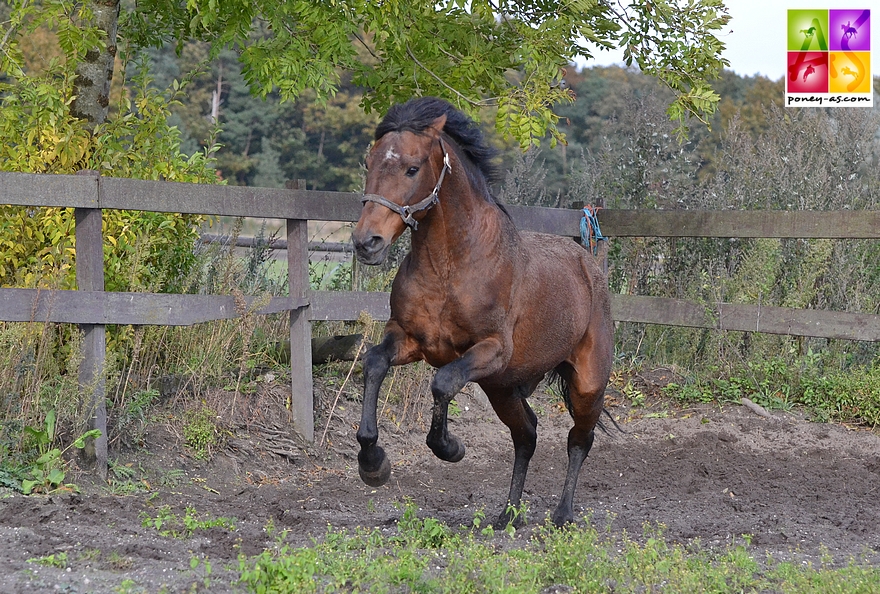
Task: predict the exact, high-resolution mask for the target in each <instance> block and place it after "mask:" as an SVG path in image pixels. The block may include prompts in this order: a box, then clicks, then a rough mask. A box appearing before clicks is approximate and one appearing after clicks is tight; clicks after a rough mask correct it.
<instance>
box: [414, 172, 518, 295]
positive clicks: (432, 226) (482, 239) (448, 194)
mask: <svg viewBox="0 0 880 594" xmlns="http://www.w3.org/2000/svg"><path fill="white" fill-rule="evenodd" d="M447 180H448V181H450V182H452V183H449V184H448V185H447V184H444V186H443V189H442V190H441V193H440V198H439V201H438V204H437V206H435V207H434V208H433V209H432V210H431V212H430V213H429V214H428V216H427V217H425V219H424V220H423V222H422V223H420V225H419V230H418V231H417V232H415V233H414V234H413V236H412V257H413V260H414V263H415V264H416V265H417V266H418V267H419V268H420V269H421V270H422V271H431V273H433V274H435V275H437V276H439V277H441V278H448V277H449V276H450V275H451V274H453V273H454V272H455V271H462V270H467V269H469V268H471V263H473V262H474V261H479V262H481V263H483V264H487V263H488V262H491V261H494V260H499V264H500V261H503V260H506V259H508V258H509V257H510V255H511V250H512V246H514V245H515V244H516V239H517V236H516V230H515V228H514V227H513V225H512V224H511V223H510V220H509V219H508V218H507V215H506V214H505V213H504V212H503V211H502V210H501V209H500V208H498V206H497V205H495V204H492V203H490V202H488V201H486V200H485V199H484V198H483V197H482V196H479V195H478V194H476V193H474V192H473V190H472V189H471V188H470V186H469V185H468V183H467V182H466V181H464V180H463V179H461V178H454V181H453V180H451V179H449V178H447ZM423 227H424V229H423ZM481 269H485V267H484V266H481Z"/></svg>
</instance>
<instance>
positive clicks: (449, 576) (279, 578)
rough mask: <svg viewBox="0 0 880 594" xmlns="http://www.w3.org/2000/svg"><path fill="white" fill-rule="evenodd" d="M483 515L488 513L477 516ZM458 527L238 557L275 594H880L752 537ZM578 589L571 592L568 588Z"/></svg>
mask: <svg viewBox="0 0 880 594" xmlns="http://www.w3.org/2000/svg"><path fill="white" fill-rule="evenodd" d="M478 517H479V515H478ZM510 534H511V533H505V532H497V533H494V534H491V533H489V534H487V531H486V530H485V529H483V530H480V529H479V521H475V522H474V525H473V526H470V527H459V528H451V527H449V526H447V525H445V524H443V523H442V522H439V521H438V520H436V519H433V518H424V519H421V518H418V517H417V515H416V513H415V508H414V506H412V505H411V504H410V505H407V506H406V508H405V509H404V513H403V517H402V518H401V519H400V521H399V522H398V524H397V527H396V530H390V531H389V530H387V529H386V530H383V531H380V530H379V529H375V528H374V529H357V530H355V531H353V532H348V531H344V530H342V531H340V530H334V529H332V528H329V529H328V532H327V534H326V535H325V537H324V538H323V540H321V541H320V542H319V541H317V540H316V541H315V543H314V544H313V546H309V547H292V546H289V545H287V544H284V543H283V541H284V534H282V535H281V537H279V539H278V544H277V546H276V547H275V548H274V549H273V550H267V551H264V552H263V553H262V554H260V555H257V556H253V557H245V556H241V557H240V558H239V569H240V571H241V585H243V586H245V587H246V588H247V589H248V591H251V592H258V593H272V592H424V593H433V592H437V593H443V592H448V593H478V592H492V593H496V592H498V593H504V592H510V593H518V594H519V593H529V592H535V593H537V592H541V591H543V590H544V589H546V588H549V587H550V586H567V587H569V588H572V590H570V591H572V592H609V591H614V592H719V593H720V592H725V593H726V592H763V591H772V592H792V593H794V592H798V593H801V592H876V591H880V569H878V568H874V567H869V566H863V565H860V564H858V563H856V562H855V561H852V562H851V563H850V564H849V565H848V566H846V567H838V568H835V567H831V566H830V564H827V563H823V564H822V566H821V567H813V566H812V565H810V564H803V563H797V562H785V563H777V562H775V561H774V560H773V559H771V558H763V559H761V560H760V561H759V560H757V559H756V558H755V557H753V555H752V554H751V553H750V552H749V549H748V544H749V543H748V540H747V539H744V541H743V543H741V544H737V545H734V546H729V547H726V548H724V549H712V550H708V549H703V548H701V547H700V546H699V543H692V544H690V545H688V546H683V545H681V544H677V543H671V542H669V541H667V540H666V539H665V538H664V536H663V534H662V530H661V529H659V528H646V530H645V534H643V535H642V536H641V537H640V538H638V539H636V538H631V537H629V536H627V535H626V534H624V535H622V536H621V535H616V534H612V533H610V532H602V531H598V530H596V529H595V528H592V527H590V525H589V522H587V525H586V527H584V526H582V525H579V526H570V527H566V528H565V529H562V530H557V529H556V528H554V527H552V526H550V525H544V526H540V527H538V528H536V529H535V530H533V532H532V535H531V536H530V537H529V538H523V537H522V534H521V533H520V534H518V535H515V536H514V537H511V535H510ZM563 591H569V590H563Z"/></svg>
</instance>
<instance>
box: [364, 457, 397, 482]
mask: <svg viewBox="0 0 880 594" xmlns="http://www.w3.org/2000/svg"><path fill="white" fill-rule="evenodd" d="M358 474H360V475H361V480H362V481H364V482H365V483H366V484H368V485H370V486H371V487H381V486H382V485H384V484H385V483H387V482H388V479H390V478H391V463H390V462H389V461H388V458H387V457H385V458H383V459H382V464H380V465H379V468H377V469H376V470H373V471H370V470H364V469H363V467H362V466H361V465H360V464H358Z"/></svg>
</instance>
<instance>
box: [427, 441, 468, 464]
mask: <svg viewBox="0 0 880 594" xmlns="http://www.w3.org/2000/svg"><path fill="white" fill-rule="evenodd" d="M428 447H429V448H431V451H432V452H434V455H435V456H437V457H438V458H440V459H441V460H443V461H444V462H458V461H460V460H461V459H462V458H464V455H465V452H467V449H466V448H465V447H464V444H463V443H461V441H460V440H459V439H457V438H455V437H450V438H449V440H448V441H447V443H446V447H445V448H440V447H436V448H435V447H434V446H433V445H431V444H430V443H428Z"/></svg>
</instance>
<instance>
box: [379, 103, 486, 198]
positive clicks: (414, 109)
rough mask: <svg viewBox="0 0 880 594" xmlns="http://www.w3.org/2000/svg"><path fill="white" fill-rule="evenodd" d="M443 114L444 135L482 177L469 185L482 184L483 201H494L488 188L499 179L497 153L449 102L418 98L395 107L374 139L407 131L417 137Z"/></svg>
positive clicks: (480, 132) (389, 111)
mask: <svg viewBox="0 0 880 594" xmlns="http://www.w3.org/2000/svg"><path fill="white" fill-rule="evenodd" d="M443 114H446V125H445V126H444V127H443V131H444V132H445V133H446V134H447V135H448V136H449V137H450V138H452V140H454V141H455V143H456V144H457V145H458V147H459V149H460V150H461V152H462V153H464V155H465V156H466V157H467V159H468V161H470V163H471V164H472V165H474V166H475V167H476V169H477V170H478V171H479V172H480V173H481V174H482V178H483V179H482V180H475V179H472V181H476V182H479V181H482V183H481V184H479V185H481V186H482V189H483V190H484V192H485V194H486V197H487V198H489V199H491V200H492V201H494V198H492V197H491V195H490V192H489V189H488V184H489V183H492V182H493V181H496V180H497V179H498V168H497V167H496V166H495V165H494V163H493V162H492V161H493V159H494V158H495V157H496V156H497V154H498V151H496V150H495V149H494V148H492V147H491V146H489V145H488V144H487V143H486V140H485V138H484V137H483V132H482V131H481V130H480V128H479V127H478V126H477V125H476V123H474V121H473V120H472V119H470V118H469V117H468V116H467V115H465V114H464V113H462V112H461V111H459V110H457V109H456V108H455V107H453V106H452V105H451V104H450V103H449V102H447V101H444V100H443V99H437V98H436V97H419V98H416V99H410V100H409V101H407V102H406V103H399V104H397V105H394V106H392V107H391V109H389V110H388V113H387V114H386V115H385V118H384V119H383V120H382V122H381V123H380V124H379V126H378V127H377V128H376V135H375V139H376V140H379V139H380V138H382V137H383V136H385V135H386V134H388V133H389V132H404V131H409V132H414V133H416V134H420V133H422V132H423V131H424V130H425V129H426V128H428V127H429V126H430V125H431V124H432V123H433V122H434V120H436V119H437V118H439V117H440V116H442V115H443Z"/></svg>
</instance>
